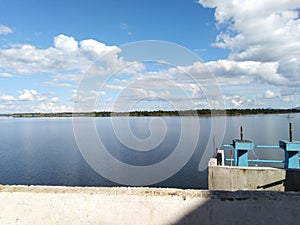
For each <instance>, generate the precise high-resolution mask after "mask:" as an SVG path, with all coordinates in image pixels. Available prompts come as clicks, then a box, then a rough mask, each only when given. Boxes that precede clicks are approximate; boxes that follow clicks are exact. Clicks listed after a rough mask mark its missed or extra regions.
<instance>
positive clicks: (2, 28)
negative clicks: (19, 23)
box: [0, 24, 13, 35]
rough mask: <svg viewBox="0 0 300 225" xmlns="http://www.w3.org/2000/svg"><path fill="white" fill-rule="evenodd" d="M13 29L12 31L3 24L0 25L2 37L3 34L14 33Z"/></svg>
mask: <svg viewBox="0 0 300 225" xmlns="http://www.w3.org/2000/svg"><path fill="white" fill-rule="evenodd" d="M12 32H13V31H12V29H10V28H9V27H8V26H5V25H3V24H0V35H1V34H9V33H12Z"/></svg>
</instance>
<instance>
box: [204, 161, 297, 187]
mask: <svg viewBox="0 0 300 225" xmlns="http://www.w3.org/2000/svg"><path fill="white" fill-rule="evenodd" d="M208 189H209V190H228V191H236V190H273V191H300V170H299V169H288V170H285V169H277V168H272V167H236V166H218V165H217V159H215V158H212V159H210V161H209V165H208Z"/></svg>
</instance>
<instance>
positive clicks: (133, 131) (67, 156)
mask: <svg viewBox="0 0 300 225" xmlns="http://www.w3.org/2000/svg"><path fill="white" fill-rule="evenodd" d="M289 122H292V123H293V128H294V133H293V137H294V140H300V114H291V117H289V116H288V115H286V114H273V115H247V116H231V117H117V118H109V117H105V118H104V117H103V118H100V117H98V118H76V119H75V122H74V121H73V120H72V118H7V117H1V118H0V124H1V126H0V183H1V184H27V185H67V186H123V185H125V186H128V185H132V186H136V185H142V186H155V187H177V188H206V187H207V181H206V179H207V177H206V173H207V171H206V165H207V162H208V159H209V157H210V156H211V155H213V154H214V149H215V148H223V147H222V145H223V144H230V143H231V142H232V139H236V138H239V129H240V126H243V128H244V139H249V140H252V141H253V142H254V143H255V144H257V145H278V141H279V140H280V139H286V140H287V139H288V123H289ZM229 153H230V149H226V156H227V157H229ZM249 157H250V158H253V159H256V158H259V159H283V151H282V150H280V149H268V150H260V149H256V150H255V152H254V153H249ZM259 165H262V164H259ZM271 165H272V166H276V167H280V166H282V165H280V164H278V165H277V164H276V165H273V164H271ZM253 166H255V165H254V164H253Z"/></svg>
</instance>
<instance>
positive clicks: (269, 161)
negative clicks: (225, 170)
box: [225, 158, 300, 163]
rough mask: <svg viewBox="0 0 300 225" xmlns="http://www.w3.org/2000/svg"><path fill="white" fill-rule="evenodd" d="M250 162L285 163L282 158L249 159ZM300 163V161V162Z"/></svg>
mask: <svg viewBox="0 0 300 225" xmlns="http://www.w3.org/2000/svg"><path fill="white" fill-rule="evenodd" d="M225 161H229V162H230V161H234V159H228V158H225ZM248 162H261V163H284V161H282V160H271V159H249V160H248ZM299 163H300V162H299Z"/></svg>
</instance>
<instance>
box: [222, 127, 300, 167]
mask: <svg viewBox="0 0 300 225" xmlns="http://www.w3.org/2000/svg"><path fill="white" fill-rule="evenodd" d="M289 131H290V133H289V134H290V140H289V141H285V140H280V141H279V145H278V146H265V145H254V143H253V142H252V141H249V140H243V128H242V127H241V131H240V134H241V138H240V139H235V140H233V141H232V144H230V145H224V147H233V148H234V159H233V160H232V159H225V160H226V161H233V162H234V166H248V165H249V162H262V163H284V168H285V169H299V152H300V142H299V141H293V140H292V124H291V123H289ZM254 148H272V149H278V148H281V149H283V150H284V160H283V161H282V160H268V159H263V160H260V159H254V160H253V159H252V160H249V159H248V152H249V151H253V150H254Z"/></svg>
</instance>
